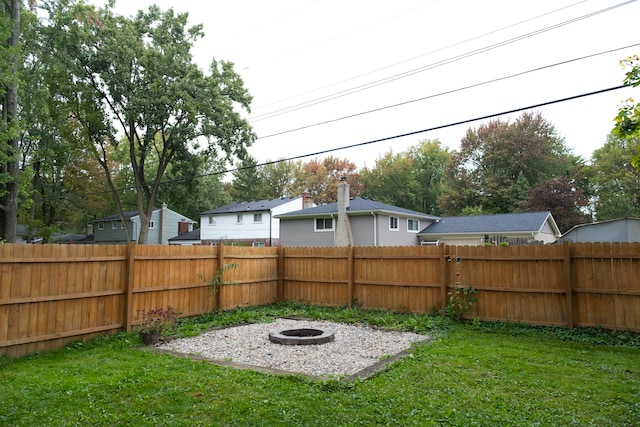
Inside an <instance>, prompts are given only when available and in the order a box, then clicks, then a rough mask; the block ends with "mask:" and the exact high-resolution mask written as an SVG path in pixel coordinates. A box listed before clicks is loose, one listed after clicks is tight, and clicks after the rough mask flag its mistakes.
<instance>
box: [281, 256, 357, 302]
mask: <svg viewBox="0 0 640 427" xmlns="http://www.w3.org/2000/svg"><path fill="white" fill-rule="evenodd" d="M282 250H283V251H284V252H283V258H284V289H283V299H284V300H287V301H294V302H303V303H309V304H321V305H330V306H340V305H347V304H348V295H349V289H348V282H349V272H348V259H349V248H348V247H338V248H335V247H329V248H289V247H287V248H283V249H282Z"/></svg>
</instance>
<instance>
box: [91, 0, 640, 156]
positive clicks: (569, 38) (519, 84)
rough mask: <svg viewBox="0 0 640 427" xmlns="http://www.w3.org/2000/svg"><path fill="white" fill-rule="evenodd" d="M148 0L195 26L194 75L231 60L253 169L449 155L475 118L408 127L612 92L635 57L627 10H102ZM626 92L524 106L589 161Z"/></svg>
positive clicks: (359, 6) (161, 1) (638, 11)
mask: <svg viewBox="0 0 640 427" xmlns="http://www.w3.org/2000/svg"><path fill="white" fill-rule="evenodd" d="M93 2H94V3H96V4H99V5H101V4H103V3H104V2H103V1H101V0H94V1H93ZM154 3H155V4H157V5H158V6H160V8H161V9H168V8H170V7H173V9H174V10H175V11H176V12H188V13H189V22H190V23H191V24H202V25H203V26H204V33H205V37H204V39H202V40H201V41H200V42H199V43H198V44H197V45H196V48H195V50H194V55H195V61H196V62H197V63H198V64H200V65H201V66H202V68H203V69H207V68H208V65H209V64H210V62H211V59H212V58H216V59H217V60H227V61H231V62H233V63H234V64H235V69H236V71H237V72H238V73H240V75H241V76H242V77H243V79H244V82H245V86H246V87H247V88H248V89H249V91H250V92H251V94H252V95H253V97H254V100H253V103H252V112H251V114H249V115H248V119H249V120H250V122H251V124H252V125H253V127H254V130H255V131H256V133H257V134H258V137H259V139H258V140H257V141H256V142H255V144H254V145H253V146H252V147H251V148H250V149H249V152H250V154H251V155H252V156H254V157H255V158H257V159H258V160H259V161H260V162H264V161H266V160H275V159H278V158H292V157H296V156H306V155H313V154H314V153H319V152H322V151H325V150H332V149H338V148H341V147H346V146H350V145H355V144H364V145H361V146H359V147H356V148H349V149H341V150H339V151H334V152H330V153H326V154H321V155H317V157H324V156H326V155H333V156H336V157H340V158H348V159H350V160H352V161H354V162H355V163H356V164H357V165H358V167H363V166H367V167H372V166H374V165H375V160H376V159H377V158H378V157H379V156H380V155H381V154H383V153H385V152H387V151H389V150H393V152H400V151H405V150H406V149H407V148H408V147H410V146H412V145H416V144H417V143H419V142H420V141H422V140H425V139H438V140H440V141H441V142H442V143H443V144H444V145H445V146H447V147H449V148H450V149H452V150H455V149H458V147H459V143H460V139H461V138H462V137H463V136H464V134H465V133H466V131H467V129H468V128H470V127H472V128H476V127H478V126H479V125H480V124H481V123H483V122H487V121H488V119H485V120H479V121H472V122H468V123H465V124H461V125H457V126H452V127H445V128H443V129H437V130H432V131H428V132H420V131H422V130H426V129H431V128H436V127H442V126H446V125H449V124H452V123H457V122H462V121H467V120H472V119H475V118H479V117H484V116H489V115H493V114H497V113H501V112H505V111H510V110H515V109H519V108H523V107H529V106H533V105H537V104H542V103H547V102H551V101H556V100H561V99H564V98H569V97H574V96H578V95H583V94H586V93H590V92H595V91H600V90H604V89H609V88H613V87H616V86H619V85H620V84H621V83H622V79H623V77H624V72H625V71H623V70H622V68H621V67H620V65H619V60H620V59H623V58H626V57H627V56H629V55H632V54H635V53H640V46H638V44H639V43H640V33H638V30H637V22H638V17H640V5H639V4H638V2H637V1H624V0H599V1H595V0H592V1H577V0H539V1H526V2H525V1H513V0H510V1H507V0H505V1H498V0H485V1H477V0H422V1H417V0H399V1H382V0H366V1H365V0H357V1H354V0H349V1H345V0H290V1H283V0H270V1H264V0H263V1H260V0H233V1H230V0H229V1H204V0H202V1H200V0H182V1H180V2H176V1H173V0H156V1H147V0H135V1H124V0H117V2H116V12H118V13H120V14H122V15H125V16H130V15H132V14H133V13H134V12H135V11H136V10H138V9H146V8H148V6H149V5H151V4H154ZM625 46H630V47H626V48H624V47H625ZM620 48H623V49H620ZM603 52H608V53H603ZM561 63H563V64H561ZM558 64H559V65H558ZM490 81H493V82H491V83H487V82H490ZM639 92H640V89H630V88H624V89H618V90H613V91H609V92H605V93H602V94H598V95H593V96H588V97H583V98H579V99H575V100H572V101H566V102H561V103H557V104H552V105H548V106H543V107H538V108H535V109H534V110H535V111H540V112H541V113H542V115H543V116H544V117H545V118H546V119H547V120H549V121H550V122H551V123H552V124H553V125H554V126H555V128H556V130H557V131H558V133H559V134H560V135H561V136H562V137H564V138H565V143H566V145H567V146H568V147H570V148H571V149H573V151H574V153H575V154H578V155H581V156H583V157H584V158H585V159H589V158H590V157H591V154H592V152H593V150H595V149H597V148H599V147H601V146H602V145H603V144H604V142H605V140H606V136H607V134H608V133H609V132H610V131H611V128H612V126H613V118H614V117H615V115H616V113H617V110H618V106H619V104H620V103H621V101H623V100H624V99H627V98H629V97H631V96H634V95H635V97H636V98H640V93H639ZM398 104H401V105H398ZM396 105H398V106H396ZM374 110H377V111H374ZM529 111H530V110H529ZM520 114H521V113H520V112H518V113H513V114H510V115H500V116H499V118H500V119H501V120H508V119H510V120H513V119H514V118H515V117H517V116H519V115H520ZM409 133H413V134H412V135H408V136H404V137H401V138H392V137H395V136H398V135H404V134H409ZM385 138H392V139H388V140H385V141H380V142H375V143H371V144H365V143H367V142H370V141H375V140H379V139H385ZM312 157H316V156H311V157H303V158H302V160H303V161H308V160H309V159H310V158H312Z"/></svg>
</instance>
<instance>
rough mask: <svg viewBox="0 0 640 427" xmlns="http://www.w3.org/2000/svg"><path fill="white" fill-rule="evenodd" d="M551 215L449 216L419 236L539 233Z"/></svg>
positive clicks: (539, 213)
mask: <svg viewBox="0 0 640 427" xmlns="http://www.w3.org/2000/svg"><path fill="white" fill-rule="evenodd" d="M550 215H551V213H550V212H549V211H545V212H524V213H508V214H494V215H475V216H447V217H443V218H442V219H441V220H440V221H438V222H434V223H433V224H430V225H429V226H427V227H426V228H425V229H424V230H422V231H421V232H420V233H418V235H429V234H449V233H450V234H460V233H509V232H511V233H513V232H536V231H539V230H540V229H541V228H542V227H543V226H544V224H545V222H546V221H547V219H548V218H549V216H550Z"/></svg>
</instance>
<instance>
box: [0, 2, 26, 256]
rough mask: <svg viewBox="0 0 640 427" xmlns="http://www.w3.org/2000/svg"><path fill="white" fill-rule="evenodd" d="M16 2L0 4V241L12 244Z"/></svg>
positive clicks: (15, 203)
mask: <svg viewBox="0 0 640 427" xmlns="http://www.w3.org/2000/svg"><path fill="white" fill-rule="evenodd" d="M21 7H22V4H21V2H20V1H19V0H4V1H2V2H0V12H2V13H0V38H1V40H2V43H1V44H0V57H1V58H2V59H0V109H1V110H0V113H1V115H0V117H1V119H0V227H2V228H1V229H0V237H2V238H4V239H5V240H6V241H7V242H9V243H14V242H15V241H16V232H17V226H18V173H19V147H18V144H19V142H18V141H19V122H18V80H19V74H18V68H19V61H20V58H21V55H20V43H19V37H20V8H21Z"/></svg>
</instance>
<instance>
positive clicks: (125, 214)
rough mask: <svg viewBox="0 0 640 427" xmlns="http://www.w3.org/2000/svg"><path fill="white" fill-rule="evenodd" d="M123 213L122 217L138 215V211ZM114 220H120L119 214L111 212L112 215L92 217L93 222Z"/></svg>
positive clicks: (127, 217)
mask: <svg viewBox="0 0 640 427" xmlns="http://www.w3.org/2000/svg"><path fill="white" fill-rule="evenodd" d="M154 210H155V209H154ZM123 214H124V219H129V218H133V217H135V216H138V215H139V213H138V211H129V212H123ZM116 220H117V221H120V215H119V214H113V215H109V216H105V217H103V218H98V219H94V220H93V222H98V221H116Z"/></svg>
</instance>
